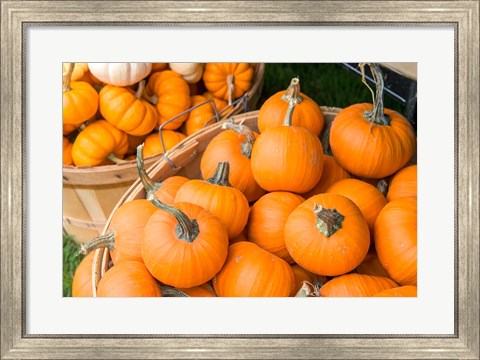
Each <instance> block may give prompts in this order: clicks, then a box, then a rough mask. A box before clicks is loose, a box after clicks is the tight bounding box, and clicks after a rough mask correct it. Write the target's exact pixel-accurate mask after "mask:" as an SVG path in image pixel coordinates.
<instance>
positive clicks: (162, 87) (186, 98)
mask: <svg viewBox="0 0 480 360" xmlns="http://www.w3.org/2000/svg"><path fill="white" fill-rule="evenodd" d="M146 97H147V99H148V100H149V101H150V102H151V103H153V104H154V105H155V106H156V108H157V112H158V115H159V117H158V126H161V125H163V124H164V123H166V122H167V121H168V124H165V125H163V126H162V129H164V130H176V129H178V128H179V127H180V126H182V124H183V122H184V121H185V120H187V116H188V114H187V113H185V114H182V115H180V114H181V113H183V112H184V111H187V110H188V109H189V108H190V104H191V101H190V88H189V86H188V84H187V82H186V81H185V80H183V78H182V76H181V75H180V74H177V73H176V72H174V71H172V70H164V71H159V72H155V73H153V74H152V75H151V76H150V77H149V78H148V81H147V95H146Z"/></svg>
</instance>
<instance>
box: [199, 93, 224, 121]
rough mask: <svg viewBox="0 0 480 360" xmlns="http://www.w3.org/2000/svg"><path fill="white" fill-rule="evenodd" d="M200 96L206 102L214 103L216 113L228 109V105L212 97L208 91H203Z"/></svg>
mask: <svg viewBox="0 0 480 360" xmlns="http://www.w3.org/2000/svg"><path fill="white" fill-rule="evenodd" d="M202 96H203V97H204V98H205V99H207V100H213V102H214V103H215V108H216V110H217V112H218V113H223V112H224V110H226V109H227V108H228V103H227V102H226V101H225V100H223V99H220V98H218V97H215V96H213V94H212V93H211V92H210V91H205V92H204V93H203V94H202ZM215 108H214V113H215ZM222 115H223V114H222Z"/></svg>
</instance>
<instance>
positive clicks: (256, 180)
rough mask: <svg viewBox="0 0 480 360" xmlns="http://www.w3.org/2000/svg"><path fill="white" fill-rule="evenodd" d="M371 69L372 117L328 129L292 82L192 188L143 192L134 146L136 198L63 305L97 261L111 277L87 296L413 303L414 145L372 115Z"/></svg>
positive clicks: (363, 110)
mask: <svg viewBox="0 0 480 360" xmlns="http://www.w3.org/2000/svg"><path fill="white" fill-rule="evenodd" d="M215 66H219V65H218V64H217V65H215ZM245 66H246V65H245ZM370 67H371V70H372V73H373V75H374V78H375V80H376V87H377V92H376V96H375V97H374V101H373V103H372V104H354V105H351V106H349V107H347V108H345V109H342V110H340V111H339V112H338V114H337V115H336V117H335V118H334V119H333V121H332V122H331V124H327V123H326V122H325V119H324V115H323V112H322V108H321V107H320V106H319V105H318V104H317V103H316V102H315V101H314V100H312V99H311V98H310V97H308V96H307V95H306V94H303V93H302V92H301V91H300V80H299V79H298V78H293V79H292V81H291V83H290V85H289V86H288V88H287V90H285V91H281V92H278V93H276V94H274V95H273V96H271V97H270V98H269V99H268V100H266V101H265V102H264V103H263V104H262V105H261V107H260V109H259V111H258V119H257V125H258V128H249V127H248V126H246V125H244V124H241V123H235V122H229V121H225V122H224V123H223V125H222V131H221V132H220V133H219V134H218V135H216V136H215V137H214V138H213V139H211V140H210V141H209V143H208V145H207V146H206V148H205V151H204V152H203V154H202V155H201V159H200V163H199V165H198V166H199V167H200V172H201V178H198V179H189V178H186V177H183V176H177V175H175V176H171V177H168V178H166V179H165V180H163V181H162V182H156V181H154V180H153V179H152V178H150V177H149V174H148V172H147V171H146V169H145V168H144V163H143V159H144V156H145V150H146V144H145V143H143V144H141V145H139V146H138V147H137V152H136V159H137V167H138V173H139V177H140V179H141V182H142V184H143V187H144V190H145V191H144V193H145V198H142V199H135V200H131V201H128V202H125V203H123V204H121V205H120V206H119V207H118V208H117V209H116V211H115V212H114V213H113V216H112V218H111V221H110V225H109V228H108V231H107V232H106V234H105V235H102V236H100V237H97V238H95V239H93V240H92V241H90V242H88V243H86V244H84V245H82V249H81V252H82V253H84V254H87V253H89V252H90V254H89V255H88V256H86V257H85V258H84V260H83V261H82V263H81V265H80V266H79V268H78V270H77V272H76V274H75V278H74V286H73V295H74V296H92V287H91V286H88V285H85V284H89V285H91V282H92V273H91V267H92V266H91V264H92V261H93V259H92V256H91V253H92V252H91V251H92V250H93V249H95V248H98V247H107V248H108V249H109V251H110V254H111V260H112V265H113V266H111V267H110V269H109V270H107V271H106V273H105V275H104V276H103V277H102V278H101V280H100V282H99V284H98V288H97V294H96V295H97V296H222V297H224V296H225V297H246V296H256V297H261V296H262V297H263V296H274V297H287V296H297V297H306V296H308V297H315V296H317V297H327V296H342V297H345V296H378V297H385V296H416V293H417V288H416V286H417V200H416V199H417V198H416V196H417V181H416V174H417V167H416V165H415V163H414V161H413V162H412V159H413V158H414V155H415V151H416V136H415V132H414V130H413V128H412V126H411V125H410V123H409V122H408V121H407V120H406V119H405V117H403V116H402V115H401V114H399V113H397V112H395V111H393V110H389V109H384V108H383V79H382V75H381V70H380V68H379V66H378V65H377V64H370ZM207 69H208V66H207V67H205V72H206V71H207ZM158 74H159V75H152V77H155V78H156V77H159V76H162V75H161V74H162V72H159V73H158ZM204 79H205V77H204ZM206 79H208V81H212V82H214V80H215V79H217V77H216V76H214V75H212V74H209V73H208V72H207V77H206ZM154 83H156V80H155V81H154V82H152V83H151V84H154ZM149 86H150V87H151V88H155V85H148V84H147V88H148V87H149ZM228 86H229V85H226V86H225V85H220V84H217V86H216V87H215V89H212V94H214V95H215V96H218V97H223V98H225V97H226V96H228V95H227V94H228V91H227V89H228ZM236 88H237V86H236ZM238 88H240V89H243V90H245V89H246V88H247V85H245V87H243V88H242V87H241V86H238ZM243 90H242V91H243ZM157 93H158V92H157ZM233 94H234V96H240V95H238V94H236V93H235V92H234V93H233ZM235 94H236V95H235ZM327 130H328V132H327ZM324 134H328V136H327V140H328V146H326V144H322V141H321V140H320V139H321V137H322V135H324ZM327 148H328V149H330V150H331V153H329V151H327ZM85 269H87V270H85ZM88 269H90V272H89V271H88Z"/></svg>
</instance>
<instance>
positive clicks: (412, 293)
mask: <svg viewBox="0 0 480 360" xmlns="http://www.w3.org/2000/svg"><path fill="white" fill-rule="evenodd" d="M374 296H375V297H417V287H416V286H413V285H405V286H399V287H395V288H391V289H387V290H383V291H380V292H379V293H377V294H375V295H374Z"/></svg>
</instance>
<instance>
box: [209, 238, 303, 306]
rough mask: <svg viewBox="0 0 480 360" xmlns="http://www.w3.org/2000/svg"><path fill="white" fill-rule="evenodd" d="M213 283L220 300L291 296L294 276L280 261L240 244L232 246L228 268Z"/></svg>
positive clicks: (242, 243)
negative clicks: (226, 298)
mask: <svg viewBox="0 0 480 360" xmlns="http://www.w3.org/2000/svg"><path fill="white" fill-rule="evenodd" d="M212 282H213V287H214V289H215V292H216V293H217V294H218V296H229V297H232V296H234V297H238V296H242V297H245V296H257V297H264V296H290V294H291V293H292V291H293V288H294V286H295V276H294V274H293V271H292V269H291V268H290V265H288V264H287V263H286V262H285V261H283V260H282V259H280V258H279V257H277V256H275V255H273V254H271V253H269V252H268V251H266V250H263V249H262V248H260V247H259V246H257V245H255V244H253V243H251V242H247V241H241V242H237V243H235V244H233V245H230V246H229V248H228V257H227V260H226V261H225V265H224V266H223V267H222V269H221V270H220V272H219V273H218V274H216V275H215V277H214V278H213V280H212Z"/></svg>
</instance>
